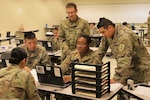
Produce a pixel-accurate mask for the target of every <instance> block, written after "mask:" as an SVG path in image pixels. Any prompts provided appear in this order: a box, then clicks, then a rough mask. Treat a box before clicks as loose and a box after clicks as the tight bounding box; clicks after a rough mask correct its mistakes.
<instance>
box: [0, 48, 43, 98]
mask: <svg viewBox="0 0 150 100" xmlns="http://www.w3.org/2000/svg"><path fill="white" fill-rule="evenodd" d="M26 61H27V54H26V52H25V51H24V50H23V49H22V48H18V47H17V48H14V49H13V50H12V51H11V57H10V59H9V63H10V64H11V65H10V66H8V67H6V68H2V69H0V100H1V99H2V100H6V99H9V100H10V99H11V100H41V98H40V96H39V94H38V90H37V89H36V86H35V82H34V78H33V77H32V75H31V73H30V72H28V71H26V70H23V68H24V66H25V64H26Z"/></svg>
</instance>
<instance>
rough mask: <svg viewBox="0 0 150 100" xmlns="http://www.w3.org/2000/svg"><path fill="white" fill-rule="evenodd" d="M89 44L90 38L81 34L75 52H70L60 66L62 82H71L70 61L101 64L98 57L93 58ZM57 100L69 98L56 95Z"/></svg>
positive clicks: (68, 99)
mask: <svg viewBox="0 0 150 100" xmlns="http://www.w3.org/2000/svg"><path fill="white" fill-rule="evenodd" d="M90 43H91V38H90V37H89V36H88V35H85V34H82V35H80V36H79V37H78V39H77V44H76V45H77V50H75V51H72V52H71V54H70V55H68V56H67V57H66V59H65V60H64V61H63V62H62V64H61V65H60V66H61V68H62V73H63V74H64V77H63V78H64V82H69V81H71V75H70V71H71V68H70V67H69V65H70V63H71V62H72V61H75V60H77V61H78V62H79V63H88V64H101V63H102V62H101V61H100V60H99V58H98V57H96V56H95V57H93V56H92V54H93V52H94V51H92V50H91V49H90V48H89V46H90ZM56 99H57V100H70V99H71V98H70V97H66V96H61V95H56Z"/></svg>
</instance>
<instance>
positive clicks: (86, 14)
mask: <svg viewBox="0 0 150 100" xmlns="http://www.w3.org/2000/svg"><path fill="white" fill-rule="evenodd" d="M149 8H150V3H149V4H105V5H104V4H103V5H78V9H79V11H78V15H79V16H80V17H82V18H85V19H87V20H88V21H89V22H98V21H99V18H100V17H106V18H108V19H110V20H112V21H113V22H115V23H122V22H124V21H127V22H128V23H144V22H146V21H147V17H148V15H149V14H148V13H149V11H150V9H149Z"/></svg>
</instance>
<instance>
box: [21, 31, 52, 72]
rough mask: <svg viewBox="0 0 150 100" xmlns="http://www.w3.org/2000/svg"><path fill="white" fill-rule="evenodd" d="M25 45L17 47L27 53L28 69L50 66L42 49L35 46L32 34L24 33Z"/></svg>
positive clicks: (34, 37) (48, 58)
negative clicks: (37, 66)
mask: <svg viewBox="0 0 150 100" xmlns="http://www.w3.org/2000/svg"><path fill="white" fill-rule="evenodd" d="M24 39H25V43H24V44H21V45H20V46H19V47H21V48H23V49H24V50H25V51H26V52H27V55H28V57H27V64H26V66H28V67H29V68H30V69H33V68H34V69H35V67H36V65H45V66H50V65H51V61H50V57H49V56H48V54H47V51H46V50H45V48H44V47H42V46H40V45H38V44H37V38H36V36H35V34H34V33H33V32H25V35H24Z"/></svg>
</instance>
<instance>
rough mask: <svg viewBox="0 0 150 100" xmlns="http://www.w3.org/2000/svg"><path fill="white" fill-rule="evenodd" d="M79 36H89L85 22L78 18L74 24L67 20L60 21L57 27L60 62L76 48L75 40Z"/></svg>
mask: <svg viewBox="0 0 150 100" xmlns="http://www.w3.org/2000/svg"><path fill="white" fill-rule="evenodd" d="M81 34H88V35H90V29H89V24H88V22H87V21H86V20H84V19H82V18H79V17H78V18H77V20H76V21H74V22H71V21H70V20H69V19H68V18H67V19H66V20H63V21H62V23H61V24H60V27H59V37H60V43H61V46H60V48H61V50H62V55H61V58H62V60H64V59H65V58H66V56H67V55H68V54H69V53H70V52H71V51H72V50H74V49H75V48H76V42H77V38H78V36H80V35H81Z"/></svg>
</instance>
